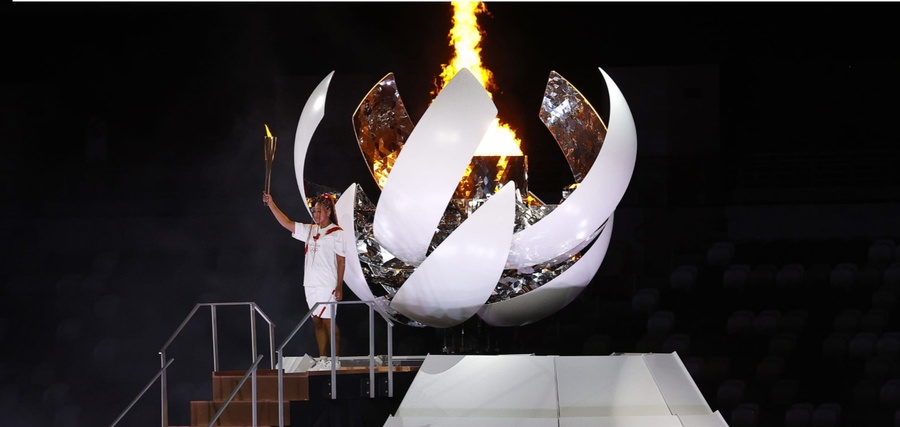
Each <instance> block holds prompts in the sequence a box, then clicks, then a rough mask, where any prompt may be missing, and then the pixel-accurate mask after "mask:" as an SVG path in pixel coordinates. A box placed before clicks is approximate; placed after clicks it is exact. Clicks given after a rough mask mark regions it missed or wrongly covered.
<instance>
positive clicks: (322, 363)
mask: <svg viewBox="0 0 900 427" xmlns="http://www.w3.org/2000/svg"><path fill="white" fill-rule="evenodd" d="M335 369H341V361H340V360H338V361H337V362H336V363H335ZM309 370H310V371H330V370H331V358H330V357H322V358H319V360H317V361H316V364H315V365H313V367H312V368H310V369H309Z"/></svg>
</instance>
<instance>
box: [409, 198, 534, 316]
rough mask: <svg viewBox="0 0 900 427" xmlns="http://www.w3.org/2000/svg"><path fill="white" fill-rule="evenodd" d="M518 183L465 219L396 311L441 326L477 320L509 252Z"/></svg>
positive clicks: (418, 275) (417, 277)
mask: <svg viewBox="0 0 900 427" xmlns="http://www.w3.org/2000/svg"><path fill="white" fill-rule="evenodd" d="M515 191H516V189H515V185H514V184H513V185H506V186H504V187H503V188H502V189H500V191H499V192H497V193H496V194H494V195H493V196H492V197H491V198H490V199H488V200H487V202H485V203H484V204H483V205H481V207H479V208H478V210H476V211H475V212H474V213H473V214H472V216H470V217H469V218H468V219H466V220H465V221H463V223H462V224H460V226H459V227H458V228H457V229H456V230H454V231H453V233H451V234H450V236H448V237H447V238H446V239H445V240H444V241H443V242H442V243H441V245H440V246H438V247H437V248H436V249H435V250H434V252H432V253H431V254H430V255H429V256H428V258H427V259H426V260H425V261H424V262H423V263H422V265H420V266H419V267H418V268H417V269H416V271H415V272H413V274H412V275H411V276H410V277H409V279H407V280H406V282H405V283H404V284H403V286H401V287H400V290H399V291H397V294H396V295H394V298H393V299H392V300H391V307H393V308H394V309H396V310H397V311H399V312H400V313H402V314H403V315H405V316H407V317H409V318H410V319H413V320H416V321H418V322H421V323H424V324H426V325H429V326H433V327H437V328H446V327H450V326H454V325H458V324H460V323H462V322H464V321H465V320H466V319H468V318H470V317H472V316H473V315H474V314H475V313H477V312H478V310H479V309H481V307H482V306H483V304H484V302H485V301H487V299H488V298H489V297H490V296H491V292H493V290H494V287H495V286H496V285H497V281H498V280H499V279H500V275H501V274H503V265H504V264H505V262H506V257H507V255H508V254H509V243H510V240H511V239H512V234H513V228H514V222H515Z"/></svg>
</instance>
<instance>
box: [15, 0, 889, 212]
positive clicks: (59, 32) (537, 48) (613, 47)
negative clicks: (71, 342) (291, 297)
mask: <svg viewBox="0 0 900 427" xmlns="http://www.w3.org/2000/svg"><path fill="white" fill-rule="evenodd" d="M885 6H886V5H885V4H884V3H862V4H856V3H854V4H851V3H801V4H795V5H790V4H788V3H781V2H772V3H770V2H759V3H756V2H751V3H737V4H734V3H678V2H673V3H651V2H631V3H594V2H571V3H556V2H554V3H539V2H526V3H514V2H500V3H491V4H489V11H490V15H488V16H484V15H482V17H481V18H480V23H481V25H482V28H483V29H484V31H485V32H486V36H485V39H484V43H483V45H484V53H483V57H484V61H485V64H486V66H487V67H488V68H489V69H491V70H492V71H493V72H494V75H495V80H496V83H497V85H498V86H499V88H500V92H499V93H497V94H496V96H495V102H496V103H497V105H498V108H499V111H500V115H501V117H502V118H504V120H506V121H508V122H510V123H511V124H512V125H513V126H514V128H516V129H518V130H519V135H520V136H521V137H522V139H523V140H524V143H523V145H524V149H525V151H526V153H527V154H529V155H530V157H531V163H532V166H533V168H536V169H542V170H543V169H547V170H550V171H553V172H552V173H551V175H553V176H556V175H558V174H557V172H556V171H557V170H558V169H559V168H564V164H563V162H562V160H561V159H557V157H559V156H558V155H557V154H556V151H555V150H556V148H555V146H554V144H553V142H552V139H550V138H549V135H547V133H546V130H545V129H543V125H542V124H540V122H539V121H538V120H537V119H536V117H537V110H538V108H539V105H540V97H541V95H542V93H543V86H544V84H545V82H546V79H547V75H548V73H549V72H550V71H551V70H555V71H557V72H559V73H561V74H562V75H563V76H564V77H566V78H567V79H569V80H570V81H571V82H572V83H573V84H574V85H575V86H576V87H578V88H579V89H580V90H581V91H582V92H584V93H585V95H586V96H587V98H588V99H589V100H592V101H593V102H594V103H596V104H598V105H600V104H601V103H602V101H603V99H604V96H605V93H604V92H603V90H604V87H603V84H602V78H601V77H600V75H599V72H598V71H597V67H604V68H605V69H606V70H608V71H609V72H610V73H611V74H612V76H613V78H614V79H617V81H619V82H620V83H619V84H620V86H623V85H625V84H627V85H630V87H626V86H623V87H621V89H622V90H623V92H624V93H625V96H626V98H628V100H629V102H630V103H631V104H632V109H633V110H637V112H636V114H635V115H636V116H637V117H636V121H637V124H638V130H639V132H643V134H644V135H656V134H658V133H668V134H669V135H668V136H667V138H668V139H669V140H677V139H678V138H679V137H680V138H683V139H689V138H692V136H690V135H689V133H691V132H692V129H690V127H687V126H680V128H681V129H677V130H678V131H679V132H686V134H684V135H681V136H679V135H672V132H673V131H675V130H676V128H678V127H679V126H678V125H677V123H676V124H672V123H668V122H664V121H663V120H668V121H670V122H672V121H678V120H680V119H681V118H680V117H672V112H668V113H666V114H667V116H666V115H664V114H663V113H660V109H661V108H662V107H661V106H662V105H664V103H665V99H663V98H664V97H669V96H671V95H672V93H673V92H674V91H677V90H680V88H676V87H675V86H674V83H672V82H671V81H669V82H664V83H663V84H665V85H667V86H666V87H655V86H654V85H658V84H659V82H649V81H642V80H641V74H640V73H635V72H634V68H635V67H637V68H639V69H641V70H645V71H646V70H654V69H665V67H676V66H710V67H714V68H713V70H715V73H716V74H715V78H716V79H717V81H716V82H715V83H711V82H702V81H701V82H694V83H685V84H687V85H689V86H690V85H691V84H693V86H692V87H690V88H686V89H685V90H691V89H693V90H695V91H696V90H701V91H702V89H703V86H707V95H706V98H705V99H704V100H703V103H704V104H706V105H709V106H712V107H710V108H717V115H716V116H715V117H712V116H710V117H709V118H707V117H703V118H701V120H698V124H697V126H702V127H703V129H693V132H694V133H698V134H704V135H708V134H713V135H714V137H712V138H711V139H710V140H709V141H706V142H703V143H701V144H702V145H704V146H706V147H707V149H711V150H716V151H723V152H725V153H729V154H736V153H741V152H765V151H817V150H825V151H835V150H837V151H840V150H847V149H853V150H878V149H883V148H884V147H885V144H886V143H887V141H888V140H890V139H891V138H892V134H891V132H890V130H889V129H888V127H887V126H886V125H885V123H887V122H889V121H890V120H891V119H892V117H896V113H897V107H896V105H895V102H894V101H895V99H896V95H897V93H898V83H897V82H896V79H895V78H893V76H895V75H897V74H898V73H897V71H898V67H900V65H898V57H897V54H896V49H894V48H893V46H892V44H893V42H892V40H893V39H894V38H895V37H893V36H894V35H895V34H894V32H893V30H891V28H892V25H891V24H890V23H889V22H888V21H887V20H888V19H889V18H888V16H889V14H887V13H884V10H885ZM5 9H6V11H7V12H5V13H4V18H3V19H4V20H5V21H6V23H5V25H4V30H3V31H4V32H5V33H6V37H5V40H7V42H6V50H7V52H8V53H7V57H8V58H9V59H10V61H9V65H8V66H7V67H6V77H5V78H4V79H3V82H4V91H3V92H4V108H5V110H4V114H3V123H4V129H5V133H6V135H7V137H6V139H7V144H6V146H7V147H8V149H7V153H11V155H7V156H4V157H6V160H5V161H4V162H3V168H4V172H5V173H9V174H10V175H11V179H10V180H5V181H6V184H5V185H4V190H5V194H7V195H8V196H12V197H13V198H24V199H25V200H28V201H29V202H30V201H33V200H34V199H35V198H42V197H73V195H72V193H73V190H72V189H71V188H69V187H66V186H65V185H60V182H59V181H60V180H65V179H67V178H70V177H72V176H73V175H80V174H84V173H86V167H85V166H86V164H88V163H90V162H91V161H92V160H105V161H106V162H108V167H109V168H110V170H109V171H108V173H111V174H113V175H114V176H116V179H115V181H116V182H117V184H115V185H114V188H113V189H112V191H114V192H115V193H116V194H118V195H123V196H124V195H125V194H127V193H134V192H135V191H149V192H164V194H167V196H177V197H178V198H180V197H191V198H194V197H197V196H198V194H196V193H189V194H185V192H184V191H183V190H179V188H186V187H185V186H182V184H181V182H182V181H180V180H181V179H188V180H191V181H194V185H193V186H191V187H192V188H195V189H196V190H193V191H202V192H210V193H215V192H217V191H219V192H224V193H230V191H228V189H224V188H221V187H220V185H221V180H222V179H224V178H225V177H224V176H223V175H228V176H230V178H227V179H229V180H239V179H241V178H246V179H245V180H247V181H252V180H253V178H255V175H254V174H253V173H255V172H258V171H257V170H256V169H258V168H259V165H258V164H256V163H259V162H255V163H254V162H249V160H250V159H251V158H252V157H253V156H258V155H259V154H258V153H256V151H258V150H261V148H260V146H261V143H259V141H258V140H259V139H260V135H261V131H260V129H261V128H262V123H268V124H269V126H270V127H271V128H272V129H273V131H274V132H275V133H276V135H278V136H279V137H280V141H281V147H282V149H281V151H279V153H278V155H277V156H276V157H277V160H278V161H279V162H278V163H276V164H277V166H278V167H279V168H280V171H285V170H288V171H289V170H290V165H291V164H290V163H289V162H286V161H288V160H289V158H288V156H287V155H286V153H287V152H288V150H290V148H291V146H292V142H293V141H292V139H293V133H294V131H295V129H296V120H297V118H298V117H299V111H300V110H301V109H302V105H303V103H304V102H305V99H306V96H308V94H309V92H310V91H311V90H312V88H313V87H315V84H316V83H318V81H320V80H321V79H322V78H324V76H325V75H327V73H328V72H330V71H332V70H334V71H335V72H336V76H335V81H334V83H333V85H332V89H331V92H332V94H333V96H332V97H331V98H330V99H329V104H328V107H329V110H328V113H327V115H326V122H325V123H324V124H323V125H322V127H321V128H320V131H319V132H320V137H319V138H320V139H321V140H328V141H329V143H330V144H334V145H333V146H332V147H333V149H332V150H327V151H330V152H331V153H332V154H333V153H335V152H336V153H338V154H333V155H330V154H327V153H326V154H323V156H325V157H326V160H325V161H327V162H329V164H330V162H342V164H343V161H344V160H346V161H347V162H348V163H350V164H351V165H352V166H353V167H352V168H347V167H338V168H327V169H332V170H334V169H336V170H344V171H347V170H352V169H361V168H362V164H361V163H359V162H358V161H357V159H356V157H357V156H356V153H355V151H354V150H355V148H354V146H353V144H352V133H349V132H352V130H350V127H349V116H350V114H351V113H352V111H353V109H354V108H355V106H356V104H357V103H358V100H359V99H361V98H362V96H363V95H364V94H365V92H366V91H367V90H368V89H369V88H370V87H371V86H372V85H373V84H374V83H375V82H377V81H378V79H380V78H381V77H382V76H384V75H385V74H386V73H388V72H393V73H395V75H396V77H397V81H398V86H399V88H400V92H401V95H402V96H403V97H404V100H405V101H406V104H407V106H408V108H409V109H410V111H411V114H412V115H413V118H414V120H415V119H418V117H420V116H421V114H422V112H423V111H424V108H425V106H426V105H427V102H428V100H429V99H430V96H429V95H428V93H429V91H430V90H432V88H433V83H432V82H433V80H434V78H435V76H436V75H438V73H439V72H440V64H441V63H443V62H446V61H447V60H448V59H449V56H450V49H449V47H448V46H447V32H448V30H449V27H450V7H449V5H448V4H445V3H438V2H430V3H412V2H411V3H380V2H366V3H305V2H300V3H292V2H284V3H282V2H274V3H263V4H255V3H213V4H209V3H205V2H200V3H180V2H176V3H165V2H163V3H152V2H151V3H131V2H125V3H72V4H68V3H54V4H46V3H15V4H12V5H8V6H5ZM811 17H815V18H814V19H811ZM863 23H864V24H863ZM851 29H852V30H851ZM617 71H618V75H617V74H616V72H617ZM698 78H699V77H698ZM698 88H699V89H698ZM710 89H714V91H715V93H714V94H710V93H709V92H710V91H711V90H710ZM701 96H702V95H701ZM642 97H645V98H646V99H645V98H642ZM670 109H671V108H670ZM641 110H644V111H641ZM642 112H646V113H647V114H641V113H642ZM684 115H688V113H684ZM664 116H666V117H664ZM713 118H714V119H715V120H718V122H712V119H713ZM704 120H705V122H704ZM686 127H687V129H685V128H686ZM860 136H862V138H860ZM91 138H94V139H93V140H92V139H91ZM97 138H105V140H102V142H99V143H98V142H96V141H98V139H97ZM850 139H853V141H852V142H849V140H850ZM91 141H95V142H94V145H91V144H92V142H91ZM642 142H644V143H645V146H647V147H649V146H653V145H654V144H655V143H654V142H653V141H648V140H645V141H642ZM321 144H324V142H322V143H321ZM667 150H668V151H670V152H671V153H677V152H678V150H679V147H678V146H677V145H673V144H669V147H668V148H667ZM238 159H240V160H238ZM254 160H255V159H254ZM141 169H152V170H166V171H169V173H168V176H169V179H167V180H165V182H144V181H142V180H141V178H140V174H139V172H140V170H141ZM251 171H253V172H251ZM151 172H152V171H151ZM562 172H564V169H563V170H562ZM562 172H561V173H562ZM311 173H312V172H311ZM247 175H250V176H247ZM354 176H355V175H354ZM321 179H323V180H328V179H329V178H327V177H322V178H321ZM351 179H353V177H338V178H337V179H335V180H336V181H339V182H335V183H334V185H337V186H341V187H343V186H346V185H347V183H349V181H350V180H351ZM276 181H278V182H281V181H289V182H290V181H291V176H290V174H286V176H285V175H279V176H277V177H276ZM566 184H567V182H566V178H565V175H564V174H563V175H562V177H561V179H560V180H559V181H553V182H548V183H546V184H544V185H546V187H547V188H548V189H554V191H555V189H556V188H560V187H562V186H564V185H566ZM533 185H536V186H539V187H540V186H541V185H542V184H541V183H540V182H538V183H533ZM217 186H219V188H218V189H217V188H216V187H217Z"/></svg>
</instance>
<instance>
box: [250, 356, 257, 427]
mask: <svg viewBox="0 0 900 427" xmlns="http://www.w3.org/2000/svg"><path fill="white" fill-rule="evenodd" d="M250 382H251V384H250V388H251V390H252V391H253V392H252V393H251V395H252V400H253V427H256V418H257V415H256V414H257V412H256V410H257V408H256V368H255V367H254V368H253V379H251V380H250Z"/></svg>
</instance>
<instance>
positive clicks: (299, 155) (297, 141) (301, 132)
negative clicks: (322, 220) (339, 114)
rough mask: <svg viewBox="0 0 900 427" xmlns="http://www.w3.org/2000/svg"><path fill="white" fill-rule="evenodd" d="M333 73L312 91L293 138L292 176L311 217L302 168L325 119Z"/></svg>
mask: <svg viewBox="0 0 900 427" xmlns="http://www.w3.org/2000/svg"><path fill="white" fill-rule="evenodd" d="M333 75H334V71H332V72H330V73H328V75H327V76H326V77H325V79H323V80H322V81H321V82H320V83H319V85H318V86H316V89H315V90H313V92H312V94H311V95H310V96H309V99H307V100H306V104H305V105H304V106H303V111H302V112H301V113H300V121H299V123H297V134H296V136H295V137H294V175H296V177H297V186H298V187H299V188H300V197H302V199H301V200H303V206H305V207H306V212H307V213H309V216H310V217H312V211H310V210H309V206H308V205H307V204H306V188H305V186H304V185H303V166H304V165H305V164H306V151H307V150H308V149H309V142H310V141H311V140H312V136H313V133H315V131H316V128H317V127H319V122H321V121H322V118H323V117H325V95H326V94H327V93H328V85H329V84H330V83H331V77H332V76H333Z"/></svg>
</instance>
